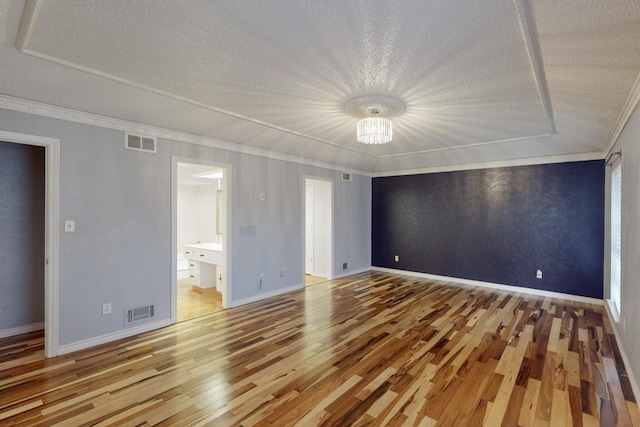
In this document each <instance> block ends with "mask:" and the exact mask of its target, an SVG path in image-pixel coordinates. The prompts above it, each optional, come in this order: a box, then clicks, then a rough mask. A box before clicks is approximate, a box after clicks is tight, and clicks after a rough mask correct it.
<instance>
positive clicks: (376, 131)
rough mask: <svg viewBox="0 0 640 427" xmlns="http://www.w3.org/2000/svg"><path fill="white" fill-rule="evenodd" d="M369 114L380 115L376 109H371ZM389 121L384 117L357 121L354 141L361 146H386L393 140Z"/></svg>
mask: <svg viewBox="0 0 640 427" xmlns="http://www.w3.org/2000/svg"><path fill="white" fill-rule="evenodd" d="M371 110H372V111H371V114H380V110H378V109H377V108H371ZM391 125H392V124H391V120H389V119H385V118H384V117H373V116H372V117H367V118H365V119H360V120H358V126H357V129H356V139H357V140H358V142H361V143H363V144H386V143H387V142H390V141H391V139H392V138H393V129H392V127H391Z"/></svg>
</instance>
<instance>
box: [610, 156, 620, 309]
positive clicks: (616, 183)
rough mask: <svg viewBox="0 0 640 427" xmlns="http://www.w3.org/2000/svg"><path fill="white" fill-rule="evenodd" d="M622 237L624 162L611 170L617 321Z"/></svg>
mask: <svg viewBox="0 0 640 427" xmlns="http://www.w3.org/2000/svg"><path fill="white" fill-rule="evenodd" d="M621 237H622V162H620V161H618V163H617V164H616V165H615V166H614V167H613V170H612V171H611V295H610V299H611V303H612V304H611V305H612V306H613V307H612V308H614V310H613V311H614V313H613V315H614V317H616V319H615V320H616V321H619V318H620V299H621V297H620V294H621V292H620V291H621V274H620V271H621V258H622V257H621V255H622V254H621V246H622V245H621Z"/></svg>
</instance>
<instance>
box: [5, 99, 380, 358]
mask: <svg viewBox="0 0 640 427" xmlns="http://www.w3.org/2000/svg"><path fill="white" fill-rule="evenodd" d="M0 129H2V130H6V131H9V132H17V133H22V134H28V135H37V136H44V137H49V138H57V139H59V140H60V229H61V230H63V224H64V221H65V220H74V221H75V222H76V230H75V232H74V233H64V232H61V233H60V238H59V300H60V306H59V316H60V317H59V342H60V345H61V346H68V345H73V344H75V343H78V342H82V341H86V340H90V339H92V338H96V337H101V336H103V335H106V334H112V333H118V332H120V331H123V330H124V329H126V328H125V327H124V324H123V310H124V309H126V308H131V307H138V306H141V305H146V304H155V312H156V319H157V321H158V322H160V321H162V320H166V319H169V318H170V314H171V313H170V312H171V282H172V277H171V261H172V259H171V253H172V245H171V179H172V178H171V159H172V157H173V156H177V157H179V158H185V159H196V160H204V161H208V162H215V163H223V164H228V165H231V168H232V176H231V181H232V191H231V196H230V197H231V202H230V203H231V204H232V219H231V220H232V224H233V229H232V232H231V236H230V239H231V245H230V246H231V255H232V259H233V264H232V271H231V278H232V287H233V290H232V299H233V301H232V303H233V302H234V301H239V300H242V299H248V298H254V297H259V296H260V294H261V293H267V292H276V291H278V290H279V289H288V288H292V287H295V286H298V285H300V286H303V280H304V270H303V268H304V259H303V256H304V237H303V233H304V177H305V176H306V177H319V178H323V179H330V180H332V181H333V182H334V187H333V188H334V259H333V266H334V271H333V273H334V274H343V273H347V274H348V273H349V271H353V270H361V269H366V268H369V266H370V253H371V246H370V245H371V238H370V234H369V233H370V232H371V178H370V177H366V176H361V175H357V174H354V180H353V182H344V181H342V180H341V171H339V170H331V169H326V168H321V167H314V166H309V165H302V164H298V163H294V162H287V161H283V160H277V159H271V158H266V157H260V156H254V155H249V154H245V153H239V152H231V151H227V150H222V149H219V148H214V147H208V146H203V145H195V144H187V143H183V142H178V141H173V140H166V139H160V140H159V141H158V152H157V154H150V153H144V152H138V151H131V150H125V149H124V132H123V131H119V130H114V129H106V128H101V127H97V126H92V125H85V124H79V123H74V122H69V121H64V120H58V119H52V118H47V117H42V116H37V115H33V114H26V113H20V112H14V111H9V110H3V109H0ZM260 193H265V194H266V200H265V201H264V202H262V201H260V199H259V195H260ZM240 225H254V226H256V229H257V233H256V235H255V236H252V237H246V236H240V233H239V227H240ZM345 262H347V263H348V265H349V269H348V270H346V271H343V270H342V264H343V263H345ZM280 269H284V270H286V276H284V277H281V276H280ZM260 273H264V275H265V282H264V286H263V288H262V289H261V290H260V289H259V288H258V285H259V275H260ZM0 280H5V279H4V278H0ZM21 292H22V291H21V290H19V289H16V290H15V291H12V292H11V293H9V294H8V295H7V294H4V293H3V295H2V299H3V300H5V298H6V300H11V301H15V300H16V299H18V298H22V296H21V295H20V293H21ZM25 292H26V291H25ZM6 300H5V301H6ZM107 302H110V303H111V304H112V310H113V314H112V315H107V316H103V315H102V304H103V303H107ZM8 304H12V302H8ZM21 326H22V325H21Z"/></svg>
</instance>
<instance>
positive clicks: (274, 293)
mask: <svg viewBox="0 0 640 427" xmlns="http://www.w3.org/2000/svg"><path fill="white" fill-rule="evenodd" d="M300 289H304V285H303V284H299V285H293V286H288V287H286V288H279V289H274V290H273V291H269V292H264V293H259V294H256V295H253V296H250V297H247V298H242V299H239V300H236V301H231V305H230V306H229V308H233V307H239V306H241V305H245V304H249V303H252V302H256V301H260V300H263V299H266V298H271V297H275V296H278V295H282V294H287V293H289V292H294V291H298V290H300Z"/></svg>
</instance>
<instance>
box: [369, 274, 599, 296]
mask: <svg viewBox="0 0 640 427" xmlns="http://www.w3.org/2000/svg"><path fill="white" fill-rule="evenodd" d="M371 269H372V270H375V271H382V272H385V273H393V274H401V275H404V276H412V277H420V278H422V279H431V280H440V281H444V282H450V283H459V284H461V285H470V286H479V287H482V288H490V289H498V290H502V291H509V292H519V293H525V294H530V295H536V296H541V297H550V298H560V299H566V300H569V301H577V302H584V303H587V304H594V305H603V304H604V301H603V300H601V299H597V298H590V297H583V296H581V295H571V294H563V293H560V292H551V291H544V290H541V289H533V288H524V287H521V286H511V285H504V284H500V283H491V282H481V281H478V280H469V279H460V278H458V277H448V276H438V275H436V274H427V273H418V272H415V271H406V270H395V269H392V268H383V267H371Z"/></svg>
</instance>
